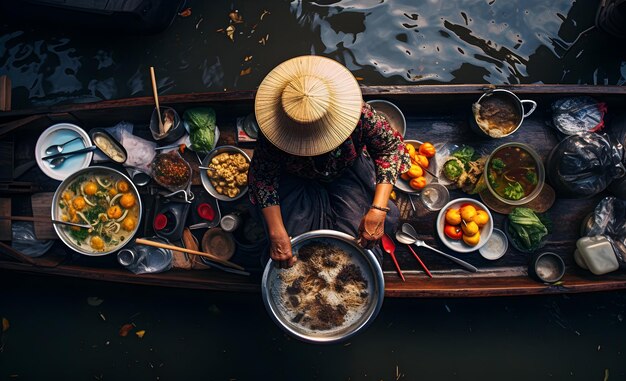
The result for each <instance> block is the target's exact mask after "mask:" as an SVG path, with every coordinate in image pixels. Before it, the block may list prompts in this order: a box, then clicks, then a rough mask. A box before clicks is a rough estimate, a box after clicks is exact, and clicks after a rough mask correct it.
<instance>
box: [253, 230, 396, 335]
mask: <svg viewBox="0 0 626 381" xmlns="http://www.w3.org/2000/svg"><path fill="white" fill-rule="evenodd" d="M311 242H323V243H329V244H332V245H333V246H337V247H340V248H341V249H342V250H343V251H345V252H347V253H349V255H350V257H351V260H352V262H353V263H356V264H358V265H359V267H360V269H361V272H362V275H363V276H364V277H365V279H366V280H367V282H368V286H367V292H368V295H369V297H368V299H367V302H366V303H365V305H364V308H362V309H360V311H362V313H360V314H356V315H355V316H354V317H353V318H352V319H351V321H350V322H349V323H347V324H343V325H340V326H338V327H335V328H332V329H329V330H312V329H309V328H307V327H304V326H303V325H301V324H299V323H296V322H294V319H293V316H290V314H289V313H288V312H286V310H285V308H286V307H285V305H284V303H281V300H284V299H283V298H281V291H280V290H281V288H282V287H284V286H285V285H283V282H282V279H281V277H280V274H281V272H283V271H289V270H284V269H279V268H278V267H277V266H276V265H275V264H274V263H273V261H272V260H270V261H269V262H268V263H267V265H266V266H265V271H264V272H263V279H262V283H261V291H262V297H263V302H264V304H265V307H266V309H267V311H268V313H269V314H270V317H271V318H272V320H274V322H275V323H276V324H278V325H279V326H280V327H281V328H282V329H283V330H284V331H285V332H287V333H288V334H290V335H291V336H294V337H295V338H297V339H300V340H303V341H306V342H311V343H335V342H338V341H342V340H347V339H348V338H350V337H352V336H354V335H355V334H356V333H357V332H359V331H361V330H362V329H364V328H365V327H367V326H368V325H369V324H370V323H371V322H372V321H373V320H374V318H375V317H376V316H377V315H378V312H379V311H380V308H381V306H382V304H383V298H384V292H385V281H384V278H383V272H382V269H381V268H380V266H379V264H378V261H377V260H376V257H375V256H374V253H372V252H371V251H369V250H364V249H363V248H361V247H360V246H359V245H358V244H357V242H356V240H355V238H354V237H351V236H350V235H348V234H345V233H342V232H338V231H335V230H314V231H311V232H307V233H304V234H301V235H299V236H297V237H295V238H293V239H292V240H291V247H292V250H293V253H294V255H296V256H297V255H298V250H299V249H300V248H301V247H303V245H304V244H307V243H311ZM288 309H290V312H292V313H294V314H295V313H297V312H299V311H294V308H292V307H288Z"/></svg>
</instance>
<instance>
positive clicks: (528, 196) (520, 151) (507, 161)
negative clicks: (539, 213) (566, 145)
mask: <svg viewBox="0 0 626 381" xmlns="http://www.w3.org/2000/svg"><path fill="white" fill-rule="evenodd" d="M484 174H485V175H486V180H487V181H486V182H485V183H486V185H487V189H488V190H489V192H490V193H491V194H492V195H493V196H494V197H495V198H496V199H497V200H498V201H500V202H503V203H505V204H508V205H523V204H526V203H528V202H530V201H532V200H534V199H535V197H537V195H539V193H540V192H541V189H542V188H543V184H544V182H545V171H544V167H543V162H542V161H541V158H540V157H539V155H538V154H537V153H536V152H535V150H533V149H532V148H530V147H529V146H528V145H526V144H523V143H506V144H503V145H501V146H499V147H498V148H496V149H495V150H494V151H493V152H492V153H491V155H489V157H488V158H487V161H486V162H485V172H484Z"/></svg>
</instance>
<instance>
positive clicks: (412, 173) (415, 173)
mask: <svg viewBox="0 0 626 381" xmlns="http://www.w3.org/2000/svg"><path fill="white" fill-rule="evenodd" d="M407 173H408V174H409V177H411V178H416V177H420V176H424V170H423V169H422V168H420V166H419V165H415V164H412V165H411V169H409V172H407Z"/></svg>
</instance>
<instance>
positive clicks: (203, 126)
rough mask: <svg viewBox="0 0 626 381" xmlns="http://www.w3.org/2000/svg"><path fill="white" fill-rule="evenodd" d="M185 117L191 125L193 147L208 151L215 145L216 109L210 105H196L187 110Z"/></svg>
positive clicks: (195, 149)
mask: <svg viewBox="0 0 626 381" xmlns="http://www.w3.org/2000/svg"><path fill="white" fill-rule="evenodd" d="M183 119H184V120H185V122H187V124H188V125H189V138H190V139H191V149H193V150H194V151H200V152H208V151H210V150H212V149H213V148H214V147H215V141H214V140H215V126H216V124H215V121H216V116H215V110H213V109H212V108H210V107H194V108H191V109H189V110H186V111H185V113H184V114H183Z"/></svg>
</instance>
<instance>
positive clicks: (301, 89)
mask: <svg viewBox="0 0 626 381" xmlns="http://www.w3.org/2000/svg"><path fill="white" fill-rule="evenodd" d="M255 114H256V118H257V122H258V124H259V128H260V130H261V134H260V136H259V140H258V145H257V148H256V149H255V152H254V156H253V158H252V163H251V167H250V171H249V180H248V183H249V185H250V191H251V192H250V200H251V201H252V203H253V204H255V205H257V206H258V207H260V208H261V212H262V214H263V218H264V220H265V223H266V227H267V232H268V236H269V240H270V257H271V258H272V259H273V260H275V261H278V263H279V265H280V266H281V267H289V266H291V265H293V263H295V261H296V258H295V257H294V256H293V255H292V252H291V243H290V238H289V237H290V236H297V235H299V234H302V233H305V232H307V231H311V230H317V229H334V230H339V231H343V232H345V233H348V234H351V235H353V236H358V240H359V243H360V244H361V245H362V246H363V247H366V248H372V247H373V246H374V244H375V243H376V241H377V240H378V239H380V237H381V236H382V235H383V233H384V230H385V226H387V227H388V229H393V228H394V227H395V226H394V225H396V224H397V221H398V218H399V212H398V210H397V208H396V206H395V205H394V204H393V203H391V202H389V195H390V194H391V191H392V189H393V184H394V183H395V181H396V179H397V176H398V174H400V173H404V172H406V171H408V169H409V167H410V158H409V156H408V154H407V152H406V150H405V146H404V143H403V140H402V136H401V135H400V134H399V133H398V132H396V131H394V130H393V129H392V128H391V127H390V126H389V123H388V121H387V120H386V119H385V118H384V117H383V116H382V115H379V114H376V112H375V111H374V110H372V108H371V107H370V106H369V105H367V104H365V103H363V100H362V96H361V90H360V87H359V85H358V83H357V81H356V79H355V78H354V77H353V76H352V74H351V73H350V72H349V71H348V70H347V69H346V68H345V67H344V66H342V65H341V64H339V63H337V62H335V61H333V60H331V59H328V58H324V57H318V56H302V57H296V58H293V59H291V60H288V61H286V62H283V63H282V64H280V65H279V66H277V67H276V68H274V69H273V70H272V71H271V72H270V73H269V74H268V75H267V76H266V77H265V79H264V80H263V82H262V83H261V85H260V86H259V89H258V91H257V96H256V99H255ZM385 221H386V222H385ZM377 254H379V260H382V256H381V255H380V250H378V253H377Z"/></svg>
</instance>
